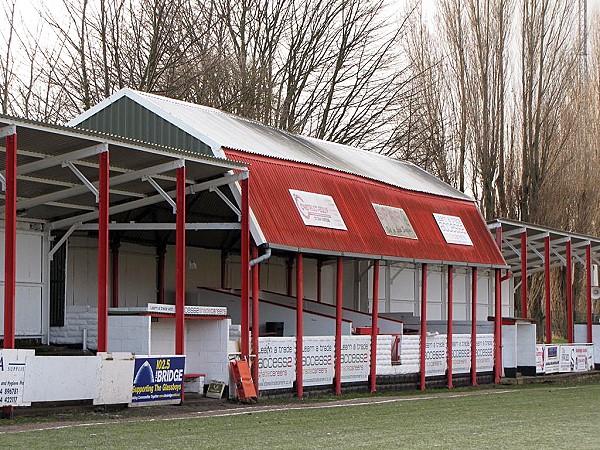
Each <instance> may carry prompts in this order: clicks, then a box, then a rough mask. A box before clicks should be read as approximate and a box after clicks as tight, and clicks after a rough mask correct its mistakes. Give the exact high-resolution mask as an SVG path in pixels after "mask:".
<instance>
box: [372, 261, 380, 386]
mask: <svg viewBox="0 0 600 450" xmlns="http://www.w3.org/2000/svg"><path fill="white" fill-rule="evenodd" d="M378 314H379V260H375V261H374V262H373V307H372V308H371V367H370V369H371V377H370V381H371V383H370V390H371V394H374V393H375V392H377V334H378V333H377V327H378V326H379V325H378V323H377V315H378Z"/></svg>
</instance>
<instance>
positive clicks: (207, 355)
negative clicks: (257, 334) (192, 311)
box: [108, 315, 229, 380]
mask: <svg viewBox="0 0 600 450" xmlns="http://www.w3.org/2000/svg"><path fill="white" fill-rule="evenodd" d="M228 340H229V321H228V320H227V319H225V320H202V319H188V320H186V322H185V354H186V367H185V371H186V373H204V374H206V377H207V379H218V380H226V379H227V377H228V363H229V360H228V357H227V342H228ZM108 349H109V351H111V352H117V351H119V352H132V353H135V354H138V355H173V354H175V318H174V317H173V318H163V317H161V318H151V317H150V316H135V315H123V316H112V315H111V316H109V318H108Z"/></svg>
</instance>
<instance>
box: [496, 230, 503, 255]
mask: <svg viewBox="0 0 600 450" xmlns="http://www.w3.org/2000/svg"><path fill="white" fill-rule="evenodd" d="M496 245H497V246H498V248H499V249H500V251H501V252H502V227H501V226H500V227H498V228H496Z"/></svg>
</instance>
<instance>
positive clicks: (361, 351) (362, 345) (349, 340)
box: [342, 336, 371, 383]
mask: <svg viewBox="0 0 600 450" xmlns="http://www.w3.org/2000/svg"><path fill="white" fill-rule="evenodd" d="M370 361H371V336H342V383H347V382H355V381H367V380H368V379H369V369H370Z"/></svg>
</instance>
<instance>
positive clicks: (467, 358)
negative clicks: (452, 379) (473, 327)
mask: <svg viewBox="0 0 600 450" xmlns="http://www.w3.org/2000/svg"><path fill="white" fill-rule="evenodd" d="M470 372H471V336H470V335H468V334H455V335H453V336H452V373H470Z"/></svg>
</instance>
